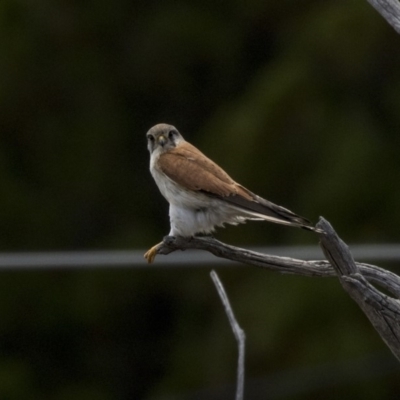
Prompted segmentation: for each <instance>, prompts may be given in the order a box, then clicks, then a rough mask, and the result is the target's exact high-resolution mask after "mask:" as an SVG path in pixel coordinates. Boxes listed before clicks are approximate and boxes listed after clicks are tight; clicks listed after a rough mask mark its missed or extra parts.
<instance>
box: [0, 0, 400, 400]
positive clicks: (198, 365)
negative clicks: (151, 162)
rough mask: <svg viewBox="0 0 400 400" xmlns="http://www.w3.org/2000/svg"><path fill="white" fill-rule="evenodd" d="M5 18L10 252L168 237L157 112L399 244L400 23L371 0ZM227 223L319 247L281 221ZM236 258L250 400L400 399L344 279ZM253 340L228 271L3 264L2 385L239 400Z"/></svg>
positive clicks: (144, 244)
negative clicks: (213, 276)
mask: <svg viewBox="0 0 400 400" xmlns="http://www.w3.org/2000/svg"><path fill="white" fill-rule="evenodd" d="M0 21H1V22H0V46H1V55H0V135H1V139H0V187H1V196H0V226H1V228H0V229H1V231H0V232H1V241H0V249H1V250H2V251H3V252H26V251H58V250H63V251H65V250H119V249H146V248H148V247H150V246H151V245H153V244H155V243H156V242H157V241H159V240H160V238H161V237H162V236H163V235H165V234H166V233H167V232H168V230H169V223H168V216H167V210H168V207H167V203H166V201H165V200H164V199H163V198H162V197H161V195H160V194H159V192H158V189H157V188H156V186H155V184H154V182H153V180H152V178H151V176H150V174H149V172H148V158H149V156H148V153H147V149H146V142H145V133H146V131H147V130H148V129H149V128H150V127H151V126H152V125H154V124H155V123H158V122H167V123H172V124H174V125H176V126H177V127H178V129H179V130H180V131H181V132H182V134H183V135H184V136H185V138H186V139H188V140H189V141H191V142H192V143H193V144H195V145H196V146H198V147H200V148H201V149H202V150H203V151H204V152H206V153H207V154H208V155H209V156H210V157H211V158H213V159H215V160H216V161H217V162H218V163H219V164H221V165H222V166H223V167H224V168H226V169H227V170H228V171H229V173H230V174H231V175H232V176H233V177H234V178H235V179H236V180H238V181H239V182H241V183H243V184H244V185H245V186H247V187H249V188H250V189H251V190H253V191H254V192H256V193H258V194H260V195H262V196H264V197H266V198H268V199H270V200H272V201H274V202H275V203H278V204H282V205H284V206H286V207H288V208H290V209H292V210H293V211H295V212H297V213H298V214H300V215H303V216H306V217H307V218H309V219H311V220H314V221H317V219H318V217H319V216H320V215H322V216H324V217H325V218H327V219H328V220H329V221H330V222H331V223H332V224H333V226H334V227H335V229H336V230H337V232H338V233H339V234H340V235H341V237H342V238H343V239H344V240H345V241H346V242H347V243H396V242H399V241H400V230H399V225H400V212H399V207H398V205H399V204H400V189H399V182H400V157H399V149H400V139H399V130H400V110H399V108H400V36H398V35H397V34H396V33H395V31H394V30H393V29H392V28H391V27H390V26H389V25H388V24H387V23H386V22H385V21H384V20H383V19H382V17H381V16H380V15H379V14H378V13H377V12H376V11H375V10H374V9H373V8H372V7H371V6H370V5H369V4H368V2H367V1H365V0H305V1H301V2H300V1H298V0H286V1H282V0H268V1H266V0H249V1H217V2H215V1H208V0H192V1H169V0H166V1H156V0H150V1H149V0H146V1H142V0H136V1H132V0H130V1H128V0H115V1H112V2H111V1H108V2H106V1H93V0H92V1H84V2H83V1H82V2H78V1H67V0H59V1H50V0H29V1H28V0H24V1H21V0H2V1H1V2H0ZM216 236H217V238H218V239H221V240H223V241H226V242H228V243H231V244H235V245H240V246H251V245H293V244H316V241H317V239H316V237H315V235H313V234H312V233H309V232H305V231H301V230H296V229H289V228H286V227H282V226H274V225H272V224H262V223H249V224H247V225H245V226H240V227H228V228H227V229H225V230H219V231H218V232H217V234H216ZM143 266H144V262H143ZM381 266H383V267H385V265H381ZM386 267H388V268H390V269H391V270H393V271H395V272H396V271H397V272H400V268H399V267H398V266H397V265H395V264H391V265H390V266H389V265H388V266H386ZM219 274H220V277H221V279H222V281H223V282H224V284H225V287H226V290H227V292H228V294H229V295H230V298H231V301H232V305H233V307H234V310H235V313H236V316H237V318H238V320H239V322H240V324H241V326H242V327H243V329H244V330H245V331H246V334H247V358H246V378H247V382H246V390H247V397H246V398H247V399H269V398H285V399H286V398H287V399H289V398H290V399H319V398H324V399H336V398H339V396H341V398H363V399H386V398H387V399H389V398H395V397H396V394H398V393H399V390H400V383H399V379H398V377H399V373H400V368H399V367H398V366H397V363H396V361H394V357H393V356H392V355H391V353H390V351H389V350H388V349H387V348H386V347H385V345H384V344H383V342H382V341H381V339H380V338H379V336H378V334H377V333H376V332H375V331H374V330H373V328H372V327H371V326H370V324H369V322H368V321H367V319H366V318H365V316H364V315H363V314H362V312H361V311H360V310H359V309H358V308H357V306H356V305H355V304H353V303H352V301H351V300H350V299H349V298H348V297H347V296H346V294H345V293H344V292H343V291H342V289H341V288H340V286H339V284H338V282H336V281H335V280H334V279H326V280H324V279H310V278H301V277H295V276H293V277H292V276H281V275H279V274H276V273H272V272H268V271H261V270H256V269H254V268H250V267H247V268H241V267H229V268H226V269H223V270H221V271H220V272H219ZM236 356H237V349H236V344H235V341H234V338H233V335H232V333H231V331H230V328H229V325H228V322H227V320H226V317H225V315H224V312H223V309H222V306H221V303H220V301H219V298H218V296H217V294H216V291H215V288H214V287H213V285H212V282H211V280H210V277H209V268H203V269H198V268H168V269H162V268H151V269H150V268H149V269H146V268H141V269H137V268H134V266H132V268H130V269H115V268H114V269H101V270H99V269H96V268H94V269H90V270H87V269H84V268H82V269H75V270H73V271H71V270H67V269H66V270H57V271H55V270H46V271H43V270H42V271H40V270H35V269H34V270H32V271H20V270H18V271H12V270H8V271H1V272H0V398H1V399H7V400H14V399H15V400H16V399H18V400H20V399H43V400H46V399H55V400H67V399H74V400H80V399H98V400H125V399H126V400H128V399H148V400H150V399H151V400H164V399H227V398H233V391H234V384H235V373H236Z"/></svg>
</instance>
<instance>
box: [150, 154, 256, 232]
mask: <svg viewBox="0 0 400 400" xmlns="http://www.w3.org/2000/svg"><path fill="white" fill-rule="evenodd" d="M158 156H159V154H157V153H156V152H153V154H152V156H151V160H150V171H151V174H152V175H153V178H154V180H155V181H156V184H157V186H158V188H159V189H160V192H161V193H162V195H163V196H164V197H165V198H166V199H167V201H168V202H169V204H170V207H169V217H170V224H171V230H170V232H169V235H170V236H184V237H190V236H193V235H195V234H196V233H206V234H208V233H211V232H212V231H213V230H214V228H215V227H217V226H223V224H224V223H228V224H232V225H237V224H238V223H244V222H246V219H254V217H253V218H252V217H251V216H250V215H247V214H246V213H244V212H243V211H241V210H239V209H238V208H236V207H234V206H231V205H229V204H228V203H226V202H224V201H221V200H219V199H213V198H211V197H209V196H207V195H205V194H203V193H200V192H196V191H193V190H187V189H185V188H183V187H182V186H180V185H178V184H177V183H175V182H174V181H173V180H171V179H170V178H168V176H166V175H165V174H164V173H163V172H162V171H160V170H159V169H158V168H157V164H156V160H157V158H158Z"/></svg>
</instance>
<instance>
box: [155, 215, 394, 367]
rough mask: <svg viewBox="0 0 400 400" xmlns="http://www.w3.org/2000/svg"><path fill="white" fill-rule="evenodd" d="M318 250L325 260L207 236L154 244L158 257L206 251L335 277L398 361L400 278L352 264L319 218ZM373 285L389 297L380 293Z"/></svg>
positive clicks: (284, 269)
mask: <svg viewBox="0 0 400 400" xmlns="http://www.w3.org/2000/svg"><path fill="white" fill-rule="evenodd" d="M317 227H318V228H319V229H321V230H322V231H323V233H319V234H318V235H319V237H320V239H321V247H322V249H323V251H324V253H325V255H326V257H327V258H328V260H329V261H327V260H317V261H304V260H298V259H293V258H288V257H278V256H272V255H267V254H262V253H257V252H254V251H249V250H245V249H241V248H239V247H234V246H230V245H227V244H225V243H222V242H220V241H218V240H216V239H214V238H211V237H194V238H182V237H177V238H175V237H169V236H166V237H165V238H164V240H163V242H161V243H160V244H159V245H158V248H157V253H158V254H169V253H172V252H173V251H176V250H187V249H199V250H206V251H209V252H210V253H212V254H214V255H215V256H217V257H222V258H225V259H228V260H233V261H238V262H241V263H245V264H249V265H254V266H257V267H261V268H267V269H270V270H273V271H277V272H281V273H287V274H297V275H302V276H309V277H338V278H339V280H340V282H341V284H342V286H343V288H344V289H345V290H346V292H347V293H348V294H349V295H350V296H351V297H352V298H353V300H355V301H356V302H357V304H358V305H359V306H360V308H361V309H362V310H363V311H364V313H365V314H366V315H367V317H368V318H369V319H370V321H371V323H372V325H373V326H374V328H375V329H376V330H377V331H378V333H379V334H380V335H381V337H382V339H383V340H384V342H385V343H386V344H387V345H388V347H389V348H390V349H391V351H392V352H393V354H394V355H395V356H396V357H397V358H398V359H399V360H400V301H399V298H400V277H399V276H397V275H396V274H394V273H392V272H390V271H387V270H385V269H383V268H379V267H377V266H374V265H369V264H362V263H356V262H355V261H354V260H353V257H352V255H351V253H350V251H349V249H348V247H347V245H345V244H344V242H342V240H341V239H340V238H339V237H338V236H337V234H336V232H335V231H334V230H333V228H332V226H331V225H330V224H329V222H328V221H326V220H324V219H323V218H321V219H320V221H319V222H318V224H317ZM372 284H376V285H378V286H380V287H381V288H383V289H385V290H386V291H387V292H389V293H390V294H391V295H392V296H393V297H389V296H387V295H386V294H384V293H382V292H380V291H379V290H378V289H377V288H376V287H374V286H373V285H372Z"/></svg>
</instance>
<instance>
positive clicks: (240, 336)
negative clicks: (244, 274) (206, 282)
mask: <svg viewBox="0 0 400 400" xmlns="http://www.w3.org/2000/svg"><path fill="white" fill-rule="evenodd" d="M210 275H211V279H212V280H213V282H214V285H215V287H216V289H217V291H218V294H219V297H220V298H221V301H222V304H223V305H224V308H225V312H226V315H227V316H228V319H229V323H230V325H231V328H232V331H233V334H234V335H235V339H236V341H237V343H238V349H239V355H238V366H237V383H236V397H235V399H236V400H243V392H244V354H245V340H246V335H245V333H244V331H243V329H242V328H241V327H240V326H239V324H238V322H237V320H236V318H235V315H234V314H233V310H232V307H231V305H230V303H229V299H228V296H227V295H226V292H225V289H224V287H223V285H222V283H221V281H220V279H219V277H218V275H217V273H216V272H215V271H214V270H212V271H211V273H210Z"/></svg>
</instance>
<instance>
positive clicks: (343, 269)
mask: <svg viewBox="0 0 400 400" xmlns="http://www.w3.org/2000/svg"><path fill="white" fill-rule="evenodd" d="M317 227H318V228H320V229H323V230H324V231H325V234H324V235H321V247H322V250H323V251H324V253H325V255H326V257H327V258H328V260H329V261H330V262H331V264H332V265H333V267H334V269H335V270H336V273H337V275H338V278H339V281H340V283H341V284H342V286H343V289H344V290H345V291H346V292H347V293H348V294H349V295H350V297H351V298H352V299H353V300H354V301H355V302H356V303H357V304H358V305H359V306H360V308H361V309H362V310H363V311H364V313H365V314H366V316H367V317H368V319H369V320H370V322H371V323H372V325H373V326H374V328H375V329H376V330H377V332H378V333H379V334H380V336H381V338H382V339H383V341H384V342H385V343H386V344H387V346H388V347H389V348H390V350H391V351H392V352H393V354H394V355H395V356H396V357H397V359H398V360H400V302H399V300H398V299H393V298H390V297H389V296H386V295H385V294H383V293H381V292H380V291H379V290H377V289H376V288H375V287H373V286H372V285H370V284H369V283H368V281H367V279H366V278H365V277H364V276H363V275H362V272H361V270H360V269H359V268H358V266H357V264H356V263H355V262H354V260H353V256H352V255H351V253H350V250H349V248H348V247H347V245H346V244H345V243H344V242H343V241H342V240H341V239H340V238H339V237H338V236H337V234H336V232H335V231H334V230H333V228H332V226H331V225H330V224H329V222H327V221H325V220H323V219H321V220H320V222H319V223H318V224H317Z"/></svg>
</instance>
